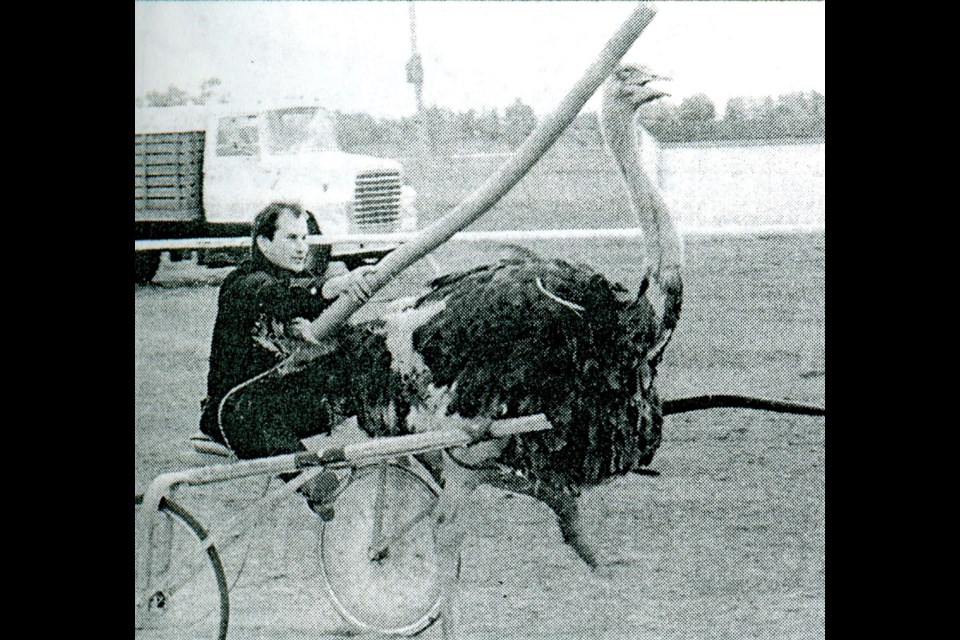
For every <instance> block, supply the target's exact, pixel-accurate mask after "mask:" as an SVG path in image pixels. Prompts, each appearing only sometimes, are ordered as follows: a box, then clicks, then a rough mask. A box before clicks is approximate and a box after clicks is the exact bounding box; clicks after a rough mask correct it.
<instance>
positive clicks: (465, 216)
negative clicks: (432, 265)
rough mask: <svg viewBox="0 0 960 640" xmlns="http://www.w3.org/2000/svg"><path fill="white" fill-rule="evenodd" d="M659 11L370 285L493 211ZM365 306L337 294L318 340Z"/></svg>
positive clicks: (636, 20) (625, 34) (387, 262)
mask: <svg viewBox="0 0 960 640" xmlns="http://www.w3.org/2000/svg"><path fill="white" fill-rule="evenodd" d="M654 15H656V11H655V10H654V9H653V7H651V6H650V5H648V4H645V3H641V4H639V5H638V6H637V8H636V9H635V10H634V12H633V13H632V14H631V15H630V17H629V18H627V20H626V22H624V23H623V25H621V27H620V28H619V29H618V30H617V32H616V33H615V34H614V35H613V37H611V38H610V41H609V42H607V44H606V46H605V47H604V48H603V50H602V51H601V52H600V55H599V56H598V57H597V59H596V60H595V61H594V63H593V64H592V65H590V67H589V68H588V69H587V70H586V72H585V73H584V74H583V77H581V78H580V80H579V81H577V83H576V84H575V85H574V86H573V88H572V89H571V90H570V92H569V93H568V94H567V96H566V97H565V98H564V99H563V100H562V101H561V102H560V104H559V105H558V106H557V108H556V109H555V110H554V111H553V113H551V114H550V115H549V116H547V117H546V118H544V120H543V121H542V122H540V124H538V125H537V127H536V128H535V129H534V130H533V132H532V133H531V134H530V136H529V137H528V138H527V139H526V141H524V143H523V144H522V145H521V146H520V148H519V149H518V150H517V152H516V153H515V154H514V155H513V156H512V157H511V158H510V159H509V160H507V161H506V162H505V163H504V164H503V165H502V166H501V167H500V169H499V170H498V171H497V172H496V173H495V174H494V175H493V176H491V177H490V178H488V179H487V181H486V182H484V183H483V184H482V185H480V187H479V188H477V189H476V190H475V191H474V192H473V193H471V194H470V195H469V196H468V197H467V199H466V200H464V201H463V202H461V203H460V204H459V205H457V206H456V207H454V208H453V210H452V211H450V212H449V213H448V214H446V215H445V216H443V217H442V218H440V219H439V220H437V221H436V222H434V223H433V224H431V225H430V226H428V227H427V228H425V229H423V231H421V232H420V233H419V234H418V235H417V237H416V239H415V240H413V241H412V242H410V243H409V244H405V245H403V246H402V247H400V248H398V249H397V250H396V251H394V252H393V253H391V254H389V255H388V256H387V257H385V258H384V259H383V260H382V261H381V262H380V263H379V264H378V265H377V270H376V271H375V272H374V273H373V274H371V275H370V276H369V279H368V281H369V284H370V289H371V290H372V291H374V292H376V291H377V290H379V289H381V288H382V287H384V286H385V285H386V284H387V283H388V282H390V280H392V279H393V278H394V277H395V276H396V275H397V274H399V273H400V272H401V271H403V270H404V269H406V268H407V267H409V266H410V265H412V264H413V263H414V262H416V261H418V260H420V259H421V258H422V257H424V256H425V255H427V254H428V253H430V252H431V251H433V250H434V249H436V248H437V247H438V246H440V245H441V244H443V243H444V242H446V241H447V240H449V239H450V238H451V237H452V236H453V235H454V234H455V233H457V232H458V231H460V230H461V229H463V228H465V227H466V226H467V225H469V224H470V223H471V222H473V221H474V220H476V219H477V218H479V217H480V216H481V215H482V214H483V213H485V212H486V211H487V210H489V209H490V208H491V207H492V206H493V205H495V204H496V203H497V201H499V200H500V198H502V197H503V196H504V195H506V193H507V192H508V191H509V190H510V189H511V188H513V186H514V185H515V184H517V182H519V181H520V179H521V178H522V177H523V176H524V175H525V174H526V173H527V172H528V171H529V170H530V168H531V167H532V166H533V165H534V164H535V163H536V162H537V160H539V159H540V157H541V156H542V155H543V154H544V153H546V151H547V150H548V149H549V148H550V146H551V145H552V144H553V143H554V142H556V140H557V138H559V137H560V134H561V133H563V131H564V130H565V129H566V128H567V126H569V124H570V123H571V122H572V121H573V119H574V118H575V117H576V116H577V114H578V113H579V112H580V109H582V108H583V105H584V104H586V102H587V100H589V99H590V96H592V95H593V94H594V93H595V92H596V90H597V89H598V88H599V87H600V85H601V84H603V81H604V80H605V79H606V78H607V76H609V75H610V74H611V73H612V72H613V70H614V67H615V66H616V64H617V63H618V62H619V61H620V59H621V58H622V57H623V56H624V55H626V53H627V50H629V49H630V47H631V45H633V43H634V42H635V41H636V39H637V38H638V37H640V33H641V32H642V31H643V30H644V29H645V28H646V27H647V25H648V24H650V21H651V20H653V17H654ZM361 306H362V305H361V304H360V303H358V302H356V301H355V300H352V299H350V298H348V297H347V296H341V297H340V298H337V299H336V300H335V301H334V302H333V304H332V305H330V307H328V308H327V310H326V311H324V312H323V313H322V314H321V315H320V317H319V318H317V319H316V320H314V321H313V322H312V323H311V326H310V330H311V333H312V334H313V337H314V338H315V339H317V340H319V339H321V338H324V337H326V336H328V335H330V334H331V333H332V332H333V330H334V329H336V328H337V327H338V326H340V325H341V324H343V323H344V322H346V321H347V320H348V319H349V318H350V316H351V315H353V313H354V312H355V311H356V310H357V309H359V308H360V307H361ZM315 354H316V351H315V350H313V349H310V348H309V347H305V348H303V349H300V350H298V351H296V352H294V353H293V354H291V355H290V357H289V358H288V359H287V360H286V361H285V362H284V363H283V364H284V365H285V368H286V367H289V366H293V365H296V364H297V363H298V362H303V361H305V360H309V359H312V358H313V357H315Z"/></svg>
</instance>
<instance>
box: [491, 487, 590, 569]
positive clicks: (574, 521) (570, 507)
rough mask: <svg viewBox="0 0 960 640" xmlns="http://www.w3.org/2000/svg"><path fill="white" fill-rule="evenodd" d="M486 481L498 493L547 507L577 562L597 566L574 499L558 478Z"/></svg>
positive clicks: (571, 492)
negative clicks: (523, 496)
mask: <svg viewBox="0 0 960 640" xmlns="http://www.w3.org/2000/svg"><path fill="white" fill-rule="evenodd" d="M486 481H487V482H488V483H489V484H491V485H493V486H495V487H499V488H501V489H506V490H507V491H513V492H514V493H524V494H526V495H528V496H531V497H533V498H535V499H537V500H539V501H541V502H543V503H544V504H546V505H547V506H548V507H550V509H551V510H553V512H554V513H555V514H556V516H557V525H558V526H559V527H560V534H561V535H562V536H563V541H564V542H565V543H567V544H568V545H570V546H571V547H572V548H573V550H574V551H576V552H577V555H578V556H580V559H581V560H583V561H584V562H586V563H587V565H589V566H590V568H591V569H596V568H597V565H598V564H599V563H598V561H597V554H596V551H595V550H594V549H593V548H592V547H591V546H590V544H589V542H588V541H589V537H588V536H586V535H584V533H583V530H582V529H581V526H580V510H579V508H578V506H577V495H576V494H575V493H574V492H573V491H572V490H571V489H569V488H564V487H563V481H562V479H561V478H560V476H559V475H555V474H550V475H548V476H547V477H546V478H542V479H541V480H538V481H536V482H531V481H530V480H527V479H526V478H523V477H521V476H517V475H513V474H502V475H499V476H498V477H496V478H493V479H490V478H487V479H486Z"/></svg>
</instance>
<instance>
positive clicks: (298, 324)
mask: <svg viewBox="0 0 960 640" xmlns="http://www.w3.org/2000/svg"><path fill="white" fill-rule="evenodd" d="M286 328H287V333H288V334H289V335H290V336H292V337H294V338H300V339H301V340H306V341H307V342H311V343H313V344H320V343H319V342H317V340H316V338H314V337H313V332H311V331H310V321H309V320H307V319H306V318H294V319H293V320H291V321H290V322H288V323H287V327H286Z"/></svg>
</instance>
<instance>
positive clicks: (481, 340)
mask: <svg viewBox="0 0 960 640" xmlns="http://www.w3.org/2000/svg"><path fill="white" fill-rule="evenodd" d="M432 287H433V288H432V290H431V291H430V292H429V293H428V294H426V295H425V296H424V297H423V298H422V299H421V300H420V302H419V304H426V303H429V302H435V301H439V300H443V301H444V302H445V305H446V306H445V309H444V311H443V312H442V313H439V314H436V315H435V316H433V317H432V318H431V319H430V320H428V321H427V322H425V323H424V324H423V325H422V326H420V327H418V328H417V330H416V331H415V332H414V334H413V346H414V348H415V349H416V350H417V352H419V353H420V355H421V356H422V357H423V359H424V362H425V363H426V365H427V366H428V367H429V368H430V371H431V374H432V377H433V383H434V385H436V386H440V387H448V388H450V389H451V399H450V404H449V406H448V411H449V412H450V413H457V414H459V415H461V416H463V417H468V418H470V417H476V416H491V417H494V418H499V417H516V416H520V415H528V414H533V413H540V412H543V413H546V414H547V417H548V418H549V419H550V421H551V423H552V424H553V426H554V428H553V429H552V430H551V431H550V432H547V433H544V434H537V435H533V436H530V437H525V438H523V442H520V441H519V439H516V438H514V439H513V440H514V442H513V444H512V445H511V446H510V447H508V449H507V450H506V451H505V454H504V455H505V456H506V457H507V458H509V459H510V462H511V464H512V465H513V466H515V467H518V468H520V470H521V471H524V472H526V473H528V474H530V475H533V476H536V475H538V473H537V472H538V470H541V471H542V470H544V469H545V468H546V467H552V468H554V469H556V468H557V467H559V468H560V469H562V470H566V472H567V475H568V479H569V480H570V481H571V483H578V482H580V481H583V480H588V481H589V480H597V479H599V478H601V477H605V476H608V475H611V474H615V473H623V472H625V471H628V470H630V468H632V467H633V466H635V465H636V464H638V463H639V461H640V459H641V458H645V459H647V461H649V460H648V459H649V456H648V455H647V452H648V449H649V446H650V445H651V438H647V437H646V436H645V435H644V432H645V430H647V427H648V426H649V425H645V424H644V420H641V419H640V413H643V412H642V411H640V407H638V406H636V405H637V403H638V402H639V403H641V404H642V402H643V401H642V399H641V400H637V399H636V398H635V396H637V394H638V393H639V388H638V375H637V367H638V366H640V364H641V363H642V362H643V354H644V350H645V348H646V347H647V346H649V345H650V344H651V343H652V342H653V333H654V330H655V321H654V317H653V312H652V309H651V308H650V307H649V304H647V303H646V301H645V300H642V301H640V302H639V303H638V302H633V301H631V302H626V301H625V300H623V299H622V298H625V296H623V295H622V294H624V293H625V289H623V287H620V286H619V285H616V284H612V283H610V282H609V281H608V280H607V279H606V278H604V277H603V276H602V275H600V274H598V273H596V272H594V271H593V270H592V269H590V268H589V267H586V266H575V265H571V264H568V263H566V262H562V261H550V262H548V261H540V260H503V261H500V262H498V263H496V264H493V265H490V266H486V267H480V268H477V269H473V270H470V271H466V272H462V273H458V274H452V275H449V276H444V277H442V278H438V279H437V280H435V281H434V282H433V283H432ZM578 307H579V308H582V310H580V309H578ZM623 318H628V319H629V324H628V325H626V326H625V325H624V322H623ZM454 383H455V386H454ZM652 397H655V394H654V395H652ZM656 402H657V403H658V401H656ZM631 407H633V409H631ZM656 408H657V409H659V404H657V407H656ZM656 426H657V429H656V437H655V438H652V439H653V440H656V442H659V424H657V425H656ZM653 446H654V447H655V444H653ZM650 455H652V453H651V454H650ZM644 464H645V462H644Z"/></svg>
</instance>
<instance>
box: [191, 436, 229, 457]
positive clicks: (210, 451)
mask: <svg viewBox="0 0 960 640" xmlns="http://www.w3.org/2000/svg"><path fill="white" fill-rule="evenodd" d="M190 444H191V445H192V446H193V449H194V451H196V452H197V453H205V454H207V455H211V456H221V457H223V458H232V457H233V451H231V450H230V449H228V448H227V447H226V446H224V445H222V444H220V443H219V442H217V441H216V440H214V439H213V438H211V437H210V436H208V435H207V434H205V433H203V432H202V431H197V432H196V433H195V434H193V435H192V436H190Z"/></svg>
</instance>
